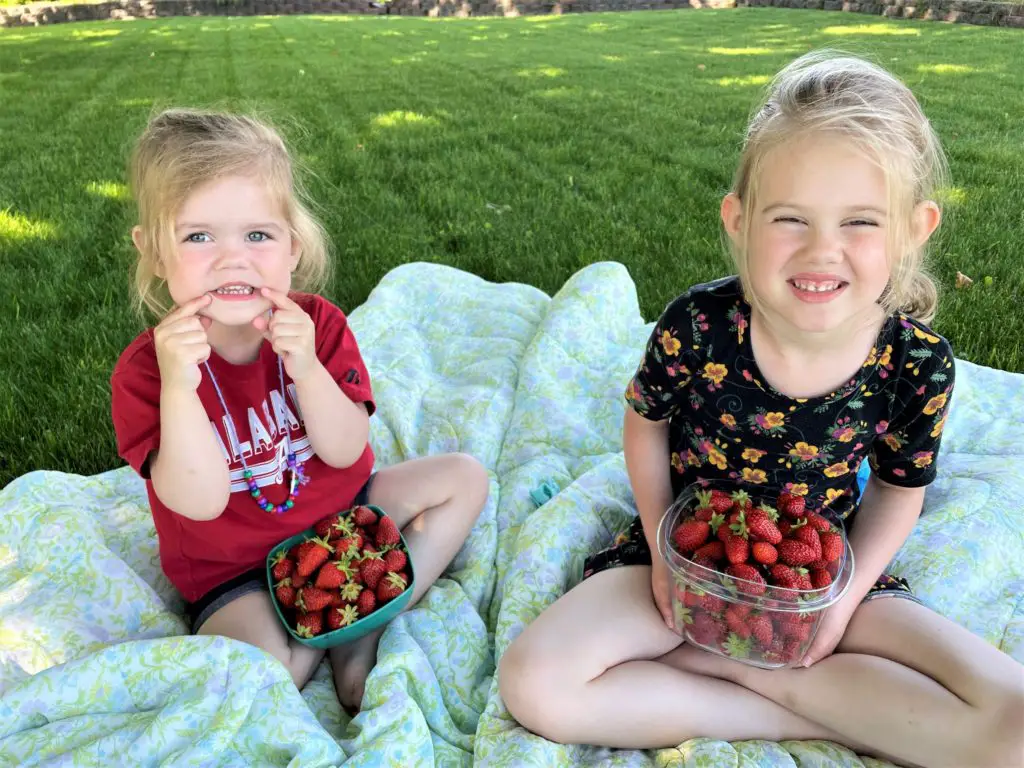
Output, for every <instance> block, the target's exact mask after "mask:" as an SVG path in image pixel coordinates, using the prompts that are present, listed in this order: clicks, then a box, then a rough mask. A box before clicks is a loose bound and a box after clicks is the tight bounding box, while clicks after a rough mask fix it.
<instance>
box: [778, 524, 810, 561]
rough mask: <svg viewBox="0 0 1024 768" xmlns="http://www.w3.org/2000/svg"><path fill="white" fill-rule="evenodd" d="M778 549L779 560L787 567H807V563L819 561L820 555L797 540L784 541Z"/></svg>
mask: <svg viewBox="0 0 1024 768" xmlns="http://www.w3.org/2000/svg"><path fill="white" fill-rule="evenodd" d="M811 530H812V531H813V530H814V529H813V528H812V529H811ZM777 549H778V550H779V559H780V560H782V562H784V563H785V564H786V565H807V563H810V562H813V561H814V560H817V559H818V554H819V553H818V552H815V551H814V550H813V549H811V548H810V547H809V546H808V545H807V544H805V543H804V542H802V541H798V540H796V539H783V540H782V541H780V542H779V546H778V548H777Z"/></svg>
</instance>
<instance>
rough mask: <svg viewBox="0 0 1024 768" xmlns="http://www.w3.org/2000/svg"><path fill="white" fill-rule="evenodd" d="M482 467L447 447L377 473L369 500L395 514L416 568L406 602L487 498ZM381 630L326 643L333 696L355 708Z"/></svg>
mask: <svg viewBox="0 0 1024 768" xmlns="http://www.w3.org/2000/svg"><path fill="white" fill-rule="evenodd" d="M488 491H489V480H488V477H487V471H486V470H485V469H484V468H483V466H482V465H481V464H480V463H479V462H478V461H476V459H473V458H472V457H470V456H466V455H465V454H459V453H452V454H446V455H443V456H429V457H426V458H422V459H413V460H412V461H407V462H404V463H402V464H396V465H394V466H391V467H387V468H386V469H382V470H381V471H380V472H378V473H377V476H376V478H375V479H374V481H373V485H371V486H370V503H371V504H373V505H374V506H378V507H380V508H381V509H383V510H384V511H385V512H387V513H388V515H389V516H391V517H392V518H394V520H395V523H396V524H397V525H398V527H399V528H401V529H402V535H403V536H405V541H406V543H407V544H408V545H409V556H410V557H411V559H412V561H413V564H414V565H415V568H416V584H415V586H414V587H413V592H412V599H411V600H410V602H409V607H410V608H411V607H412V606H413V605H415V604H416V603H417V602H418V601H419V599H420V598H421V597H423V595H424V593H425V592H426V591H427V590H428V589H429V588H430V586H431V585H432V584H433V583H434V582H435V581H437V578H438V577H439V576H440V575H441V573H442V572H443V571H444V569H445V568H447V567H448V564H449V563H450V562H451V560H452V558H453V557H455V555H456V554H457V553H458V551H459V550H460V549H461V548H462V545H463V543H464V542H465V541H466V537H467V536H468V535H469V532H470V531H471V530H472V529H473V525H474V524H475V523H476V519H477V517H479V515H480V511H481V510H482V509H483V507H484V504H485V503H486V501H487V494H488ZM383 633H384V631H383V630H380V631H378V632H374V633H372V634H369V635H367V636H366V637H363V638H361V639H359V640H357V641H355V642H354V643H351V644H349V645H345V646H339V647H337V648H332V649H331V666H332V668H333V669H334V685H335V688H336V689H337V692H338V699H339V701H341V704H342V706H343V707H345V709H347V710H348V711H350V712H351V711H355V710H358V708H359V704H360V702H361V701H362V699H363V689H364V687H365V685H366V678H367V677H368V676H369V674H370V670H371V669H373V665H374V664H376V662H377V644H378V643H379V642H380V637H381V635H382V634H383Z"/></svg>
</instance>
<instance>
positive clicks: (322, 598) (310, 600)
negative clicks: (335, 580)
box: [295, 587, 331, 613]
mask: <svg viewBox="0 0 1024 768" xmlns="http://www.w3.org/2000/svg"><path fill="white" fill-rule="evenodd" d="M330 604H331V596H330V595H329V594H328V593H327V591H326V590H323V589H318V588H317V587H303V588H302V589H300V590H299V595H298V597H296V599H295V605H296V606H298V607H299V609H300V610H303V611H305V612H307V613H313V612H316V611H320V610H323V609H324V608H326V607H327V606H328V605H330Z"/></svg>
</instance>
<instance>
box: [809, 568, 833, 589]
mask: <svg viewBox="0 0 1024 768" xmlns="http://www.w3.org/2000/svg"><path fill="white" fill-rule="evenodd" d="M831 583H832V574H831V573H829V572H828V571H826V570H824V569H821V568H819V569H818V570H816V571H811V585H812V586H813V587H814V588H815V589H824V588H825V587H827V586H828V585H829V584H831Z"/></svg>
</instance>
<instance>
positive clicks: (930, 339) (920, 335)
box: [914, 326, 939, 344]
mask: <svg viewBox="0 0 1024 768" xmlns="http://www.w3.org/2000/svg"><path fill="white" fill-rule="evenodd" d="M914 335H915V336H916V337H917V338H919V339H921V340H922V341H927V342H928V343H930V344H938V343H939V337H938V336H932V335H931V334H930V333H925V332H924V331H922V330H921V329H920V328H918V327H917V326H914Z"/></svg>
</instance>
